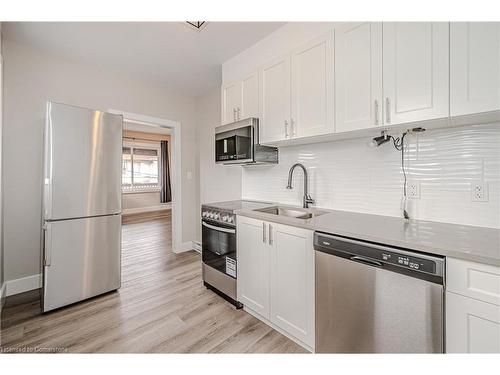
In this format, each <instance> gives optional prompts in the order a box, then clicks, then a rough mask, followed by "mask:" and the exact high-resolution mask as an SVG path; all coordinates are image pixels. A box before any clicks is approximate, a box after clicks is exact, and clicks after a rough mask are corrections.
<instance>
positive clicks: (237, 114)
mask: <svg viewBox="0 0 500 375" xmlns="http://www.w3.org/2000/svg"><path fill="white" fill-rule="evenodd" d="M236 117H237V119H238V120H240V119H241V108H240V107H236Z"/></svg>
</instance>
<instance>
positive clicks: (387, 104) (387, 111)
mask: <svg viewBox="0 0 500 375" xmlns="http://www.w3.org/2000/svg"><path fill="white" fill-rule="evenodd" d="M385 122H387V123H388V124H390V123H391V101H390V100H389V98H388V97H387V98H385Z"/></svg>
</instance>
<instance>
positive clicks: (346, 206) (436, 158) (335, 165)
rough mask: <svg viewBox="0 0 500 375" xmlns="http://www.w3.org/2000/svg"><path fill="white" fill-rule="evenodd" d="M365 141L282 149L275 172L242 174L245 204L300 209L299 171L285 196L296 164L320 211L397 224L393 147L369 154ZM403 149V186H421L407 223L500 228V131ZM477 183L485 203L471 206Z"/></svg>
mask: <svg viewBox="0 0 500 375" xmlns="http://www.w3.org/2000/svg"><path fill="white" fill-rule="evenodd" d="M368 140H369V139H365V138H359V139H352V140H346V141H337V142H329V143H316V144H310V145H300V146H293V147H281V148H280V162H279V164H278V165H275V166H254V167H244V168H243V173H242V185H243V186H242V195H243V198H244V199H257V200H270V201H275V202H280V203H283V204H294V205H300V204H301V202H302V194H303V193H302V186H303V179H302V178H303V176H302V171H301V170H300V169H296V170H295V173H294V178H293V190H288V189H286V184H287V178H288V170H289V168H290V167H291V166H292V164H294V163H296V162H300V163H303V164H304V165H305V166H306V167H307V169H308V171H309V186H310V189H309V190H310V194H311V196H312V197H313V198H314V199H316V206H317V207H322V208H331V209H338V210H346V211H356V212H364V213H372V214H380V215H389V216H401V207H402V187H403V175H402V172H401V167H400V165H401V153H400V152H398V151H396V150H395V149H394V147H393V146H392V144H390V143H386V144H384V145H382V146H380V147H378V148H370V147H368V146H367V142H368ZM405 143H406V144H407V145H408V152H407V158H406V162H405V165H406V169H407V176H408V179H409V180H413V181H417V182H419V183H420V198H419V199H408V211H409V213H410V216H411V217H413V218H416V219H423V220H431V221H443V222H449V223H457V224H468V225H477V226H485V227H492V228H500V204H499V201H500V199H499V195H500V190H499V187H500V124H486V125H471V126H466V127H461V128H452V129H439V130H429V131H426V132H425V133H421V134H418V135H410V136H407V137H406V139H405ZM474 180H484V181H486V182H488V187H489V199H488V202H472V198H471V182H472V181H474Z"/></svg>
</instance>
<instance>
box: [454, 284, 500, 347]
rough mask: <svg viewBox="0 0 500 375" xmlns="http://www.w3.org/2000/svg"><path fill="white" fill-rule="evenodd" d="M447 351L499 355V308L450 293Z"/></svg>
mask: <svg viewBox="0 0 500 375" xmlns="http://www.w3.org/2000/svg"><path fill="white" fill-rule="evenodd" d="M446 352H447V353H500V306H497V305H494V304H492V303H488V302H483V301H479V300H476V299H473V298H469V297H464V296H461V295H459V294H455V293H452V292H447V293H446Z"/></svg>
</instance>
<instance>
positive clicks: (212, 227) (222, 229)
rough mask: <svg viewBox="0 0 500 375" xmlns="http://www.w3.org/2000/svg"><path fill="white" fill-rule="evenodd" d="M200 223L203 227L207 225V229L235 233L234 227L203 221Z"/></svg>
mask: <svg viewBox="0 0 500 375" xmlns="http://www.w3.org/2000/svg"><path fill="white" fill-rule="evenodd" d="M201 225H203V226H204V227H207V228H209V229H213V230H216V231H219V232H224V233H231V234H235V233H236V229H231V228H222V227H216V226H215V225H210V224H207V223H205V222H204V221H202V222H201Z"/></svg>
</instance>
